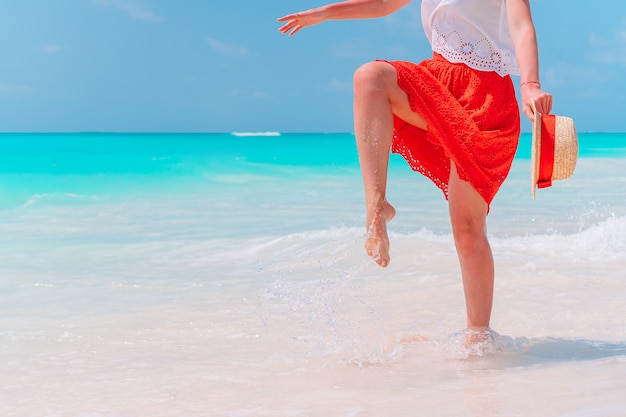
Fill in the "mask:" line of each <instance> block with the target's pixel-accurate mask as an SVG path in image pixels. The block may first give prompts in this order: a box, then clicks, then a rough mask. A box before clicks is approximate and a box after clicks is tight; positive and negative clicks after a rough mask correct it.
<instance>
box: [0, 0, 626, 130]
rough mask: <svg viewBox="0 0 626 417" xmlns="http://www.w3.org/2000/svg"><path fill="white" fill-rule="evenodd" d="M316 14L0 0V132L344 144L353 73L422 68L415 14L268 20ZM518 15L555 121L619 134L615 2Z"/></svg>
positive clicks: (625, 18) (163, 1)
mask: <svg viewBox="0 0 626 417" xmlns="http://www.w3.org/2000/svg"><path fill="white" fill-rule="evenodd" d="M321 4H324V2H321V1H314V0H292V1H289V2H287V1H285V0H264V1H259V0H244V1H228V0H227V1H218V0H179V1H172V0H55V1H50V0H20V1H18V0H6V1H3V2H2V3H0V131H3V132H24V131H26V132H68V131H70V132H71V131H118V132H119V131H123V132H232V131H282V132H351V131H352V82H351V80H352V73H353V71H354V70H355V69H356V68H357V67H358V66H359V65H361V64H362V63H364V62H367V61H370V60H373V59H376V58H384V59H403V60H409V61H420V60H422V59H424V58H427V57H429V56H430V54H431V52H430V48H429V46H428V43H427V41H426V38H425V36H424V33H423V31H422V29H421V23H420V14H419V12H420V2H419V1H417V0H416V1H414V2H413V3H412V4H410V5H409V6H408V7H406V8H405V9H403V10H401V11H399V12H398V13H396V14H394V15H392V16H389V17H387V18H384V19H378V20H367V21H350V22H345V21H344V22H329V23H325V24H323V25H320V26H316V27H313V28H309V29H306V30H304V31H301V32H300V33H298V34H297V35H296V36H294V37H292V38H288V37H286V36H284V35H281V34H279V33H278V31H277V29H278V27H279V24H278V23H277V22H276V18H278V17H280V16H282V15H285V14H287V13H290V12H295V11H298V10H302V9H307V8H311V7H315V6H318V5H321ZM261 5H262V6H261ZM531 5H532V9H533V16H534V20H535V25H536V27H537V31H538V37H539V45H540V60H541V78H542V83H543V86H544V89H546V90H548V91H550V92H552V93H553V94H554V112H555V113H557V114H561V115H567V116H571V117H573V118H574V120H575V121H576V125H577V128H578V130H579V131H581V132H587V131H593V132H597V131H606V132H615V131H620V132H624V131H626V117H624V115H625V113H626V98H625V97H626V77H625V76H624V73H625V72H626V2H624V1H623V0H603V1H599V2H591V1H583V0H531ZM599 6H601V7H599ZM517 81H518V80H517V79H516V83H517ZM522 127H523V129H524V130H525V131H527V130H528V129H529V127H530V124H529V123H528V122H527V121H524V123H523V125H522Z"/></svg>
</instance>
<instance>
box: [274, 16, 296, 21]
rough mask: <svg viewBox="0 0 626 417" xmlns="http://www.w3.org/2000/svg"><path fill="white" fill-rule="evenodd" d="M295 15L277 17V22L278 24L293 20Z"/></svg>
mask: <svg viewBox="0 0 626 417" xmlns="http://www.w3.org/2000/svg"><path fill="white" fill-rule="evenodd" d="M295 16H296V15H295V14H288V15H287V16H283V17H279V18H278V19H276V20H278V21H279V22H285V21H287V20H293V19H294V18H295Z"/></svg>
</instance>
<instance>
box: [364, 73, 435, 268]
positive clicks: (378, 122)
mask: <svg viewBox="0 0 626 417" xmlns="http://www.w3.org/2000/svg"><path fill="white" fill-rule="evenodd" d="M394 113H395V114H396V115H399V116H400V117H402V118H403V119H405V121H407V122H408V123H411V124H414V125H415V126H417V127H421V128H425V127H426V122H425V121H424V119H423V118H422V117H421V116H420V115H418V114H417V113H414V112H412V111H411V109H410V104H409V99H408V97H407V95H406V93H405V92H404V91H403V90H402V89H401V88H400V87H399V86H398V78H397V73H396V70H395V68H394V67H393V66H392V65H391V64H389V63H386V62H380V61H375V62H370V63H368V64H365V65H363V66H362V67H360V68H359V69H358V70H357V71H356V72H355V74H354V130H355V134H356V140H357V148H358V151H359V162H360V165H361V174H362V176H363V185H364V187H365V208H366V212H367V215H366V217H367V218H366V227H367V235H366V240H365V250H366V251H367V254H368V255H369V256H371V257H372V258H374V259H375V260H376V263H377V264H378V265H380V266H382V267H386V266H387V265H388V264H389V237H388V236H387V222H389V221H391V219H393V217H394V216H395V213H396V212H395V209H394V208H393V207H392V206H391V205H390V204H389V203H388V202H387V199H386V190H387V168H388V165H389V152H390V148H391V141H392V137H393V114H394Z"/></svg>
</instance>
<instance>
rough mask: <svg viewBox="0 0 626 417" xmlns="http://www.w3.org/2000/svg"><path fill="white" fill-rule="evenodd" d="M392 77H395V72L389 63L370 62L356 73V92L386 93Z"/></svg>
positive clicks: (354, 78)
mask: <svg viewBox="0 0 626 417" xmlns="http://www.w3.org/2000/svg"><path fill="white" fill-rule="evenodd" d="M392 77H395V70H394V68H393V67H392V66H391V65H390V64H388V63H387V62H381V61H372V62H368V63H367V64H363V65H361V66H360V67H359V68H358V69H357V70H356V71H355V72H354V77H353V81H354V92H355V94H358V93H368V92H381V91H385V90H386V86H387V85H388V84H389V82H390V78H392Z"/></svg>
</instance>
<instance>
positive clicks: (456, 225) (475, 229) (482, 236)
mask: <svg viewBox="0 0 626 417" xmlns="http://www.w3.org/2000/svg"><path fill="white" fill-rule="evenodd" d="M452 233H453V235H454V243H455V244H456V247H457V250H459V251H468V250H471V249H473V248H476V247H477V246H480V245H479V244H480V243H482V242H484V241H486V240H487V234H486V230H485V224H484V222H482V221H478V220H476V219H472V218H460V219H454V220H453V221H452Z"/></svg>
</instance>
